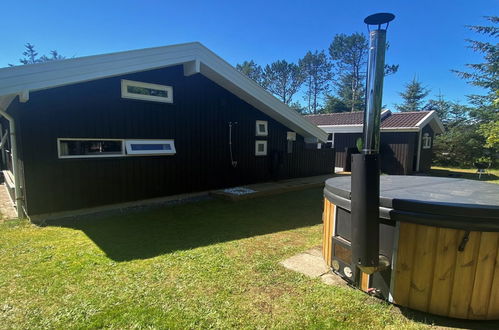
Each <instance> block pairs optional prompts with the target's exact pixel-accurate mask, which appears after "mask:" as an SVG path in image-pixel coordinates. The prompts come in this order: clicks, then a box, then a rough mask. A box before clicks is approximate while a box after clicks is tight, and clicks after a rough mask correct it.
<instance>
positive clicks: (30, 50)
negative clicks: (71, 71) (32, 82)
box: [9, 42, 66, 66]
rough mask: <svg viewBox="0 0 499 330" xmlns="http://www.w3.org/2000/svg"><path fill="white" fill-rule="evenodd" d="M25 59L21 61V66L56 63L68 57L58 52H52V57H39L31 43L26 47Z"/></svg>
mask: <svg viewBox="0 0 499 330" xmlns="http://www.w3.org/2000/svg"><path fill="white" fill-rule="evenodd" d="M24 48H25V50H24V52H23V55H24V57H23V58H20V59H19V62H20V63H21V64H35V63H42V62H48V61H56V60H64V59H65V58H66V57H64V56H62V55H60V54H59V53H58V52H57V51H56V50H51V51H50V55H49V56H47V55H42V56H40V57H38V53H37V51H36V50H35V45H33V44H30V43H29V42H28V43H27V44H26V45H24ZM9 66H14V64H9Z"/></svg>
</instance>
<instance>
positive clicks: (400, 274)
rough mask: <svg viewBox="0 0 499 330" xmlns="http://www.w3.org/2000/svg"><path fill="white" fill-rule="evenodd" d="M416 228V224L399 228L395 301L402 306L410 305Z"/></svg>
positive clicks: (401, 224)
mask: <svg viewBox="0 0 499 330" xmlns="http://www.w3.org/2000/svg"><path fill="white" fill-rule="evenodd" d="M416 227H417V226H416V225H415V224H412V223H407V222H401V223H400V228H399V241H398V252H397V264H396V267H395V280H394V287H395V288H394V290H393V300H394V302H395V303H396V304H399V305H402V306H407V304H408V303H409V289H410V285H411V274H412V269H413V259H414V247H415V245H416Z"/></svg>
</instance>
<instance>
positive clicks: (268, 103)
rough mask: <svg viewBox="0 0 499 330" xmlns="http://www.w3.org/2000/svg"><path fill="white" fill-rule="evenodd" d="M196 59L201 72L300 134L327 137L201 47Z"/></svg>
mask: <svg viewBox="0 0 499 330" xmlns="http://www.w3.org/2000/svg"><path fill="white" fill-rule="evenodd" d="M200 62H201V73H202V74H203V75H204V76H206V77H208V78H209V79H211V80H213V81H214V82H216V83H217V84H218V85H220V86H222V87H224V88H225V89H227V90H229V91H230V92H232V93H233V94H235V95H237V96H238V97H240V98H241V99H242V100H244V101H246V102H248V103H249V104H251V105H253V106H254V107H256V108H257V109H260V110H261V111H262V112H264V113H265V114H267V115H269V116H270V117H272V118H274V119H275V120H277V121H279V122H281V123H283V124H284V125H286V126H287V127H289V128H290V129H291V130H293V131H295V132H297V133H298V134H300V135H302V136H304V137H316V138H318V139H319V140H321V141H324V142H325V141H326V140H327V134H326V133H325V132H324V131H323V130H321V129H320V128H319V127H317V126H316V125H314V124H312V123H311V122H309V121H308V120H307V119H305V118H304V117H303V116H302V115H300V114H299V113H298V112H296V111H295V110H293V109H291V108H290V107H288V106H287V105H286V104H284V103H283V102H281V101H279V100H278V99H277V98H276V97H275V96H274V95H272V94H270V93H269V92H267V91H266V90H265V89H263V88H262V87H261V86H260V85H258V84H257V83H256V82H254V81H253V80H252V79H250V78H248V77H246V76H245V75H243V74H242V73H241V72H239V71H237V70H235V69H234V67H232V66H231V65H230V64H229V63H227V62H226V61H225V60H223V59H222V58H220V57H219V56H217V55H216V54H214V53H213V52H211V51H210V50H209V49H207V48H205V47H203V51H202V52H200Z"/></svg>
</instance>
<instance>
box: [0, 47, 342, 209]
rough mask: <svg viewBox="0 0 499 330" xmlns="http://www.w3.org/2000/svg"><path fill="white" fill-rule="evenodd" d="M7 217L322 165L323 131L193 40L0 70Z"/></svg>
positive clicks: (323, 170)
mask: <svg viewBox="0 0 499 330" xmlns="http://www.w3.org/2000/svg"><path fill="white" fill-rule="evenodd" d="M0 115H1V119H0V126H1V127H0V130H1V132H0V133H1V137H2V139H1V143H0V147H1V150H2V152H1V156H2V166H3V170H4V177H5V179H6V181H7V185H8V186H9V187H11V192H12V196H13V200H14V201H15V203H16V206H17V208H18V213H19V214H21V215H22V213H24V214H26V215H28V216H32V217H43V216H47V215H50V214H54V213H59V212H67V211H74V210H82V209H83V210H86V209H91V208H95V207H102V206H104V205H110V204H112V205H121V204H122V203H127V202H132V201H143V200H144V201H145V200H150V199H157V198H160V197H163V196H170V195H176V194H181V193H189V192H197V191H206V190H211V189H218V188H224V187H232V186H239V185H244V184H249V183H255V182H262V181H268V180H274V179H284V178H293V177H302V176H311V175H319V174H327V173H332V172H333V170H334V150H331V149H329V150H326V149H322V150H317V149H316V148H312V147H309V146H315V145H316V143H317V142H318V141H325V140H326V139H327V134H326V133H325V132H324V131H322V130H321V129H319V128H318V127H317V126H315V125H313V124H312V123H310V122H309V121H307V120H306V119H304V118H303V117H302V116H301V115H299V114H298V113H297V112H295V111H294V110H292V109H290V108H289V107H288V106H286V105H285V104H283V103H282V102H280V101H279V100H277V99H276V98H275V97H274V96H272V95H271V94H269V93H268V92H266V91H265V90H264V89H262V88H261V87H260V86H259V85H257V84H256V83H255V82H253V81H252V80H250V79H249V78H247V77H246V76H244V75H242V74H241V73H239V72H238V71H236V70H235V69H234V68H233V67H232V66H231V65H229V64H228V63H227V62H225V61H224V60H222V59H221V58H220V57H218V56H217V55H215V54H214V53H212V52H211V51H210V50H208V49H207V48H206V47H204V46H203V45H201V44H199V43H189V44H181V45H174V46H166V47H158V48H149V49H142V50H134V51H127V52H120V53H112V54H105V55H97V56H89V57H82V58H74V59H67V60H61V61H54V62H47V63H40V64H32V65H24V66H17V67H9V68H2V69H0Z"/></svg>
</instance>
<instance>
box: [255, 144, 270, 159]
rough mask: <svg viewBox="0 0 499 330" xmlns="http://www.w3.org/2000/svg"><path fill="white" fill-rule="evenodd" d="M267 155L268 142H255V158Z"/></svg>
mask: <svg viewBox="0 0 499 330" xmlns="http://www.w3.org/2000/svg"><path fill="white" fill-rule="evenodd" d="M266 155H267V141H255V156H266Z"/></svg>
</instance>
